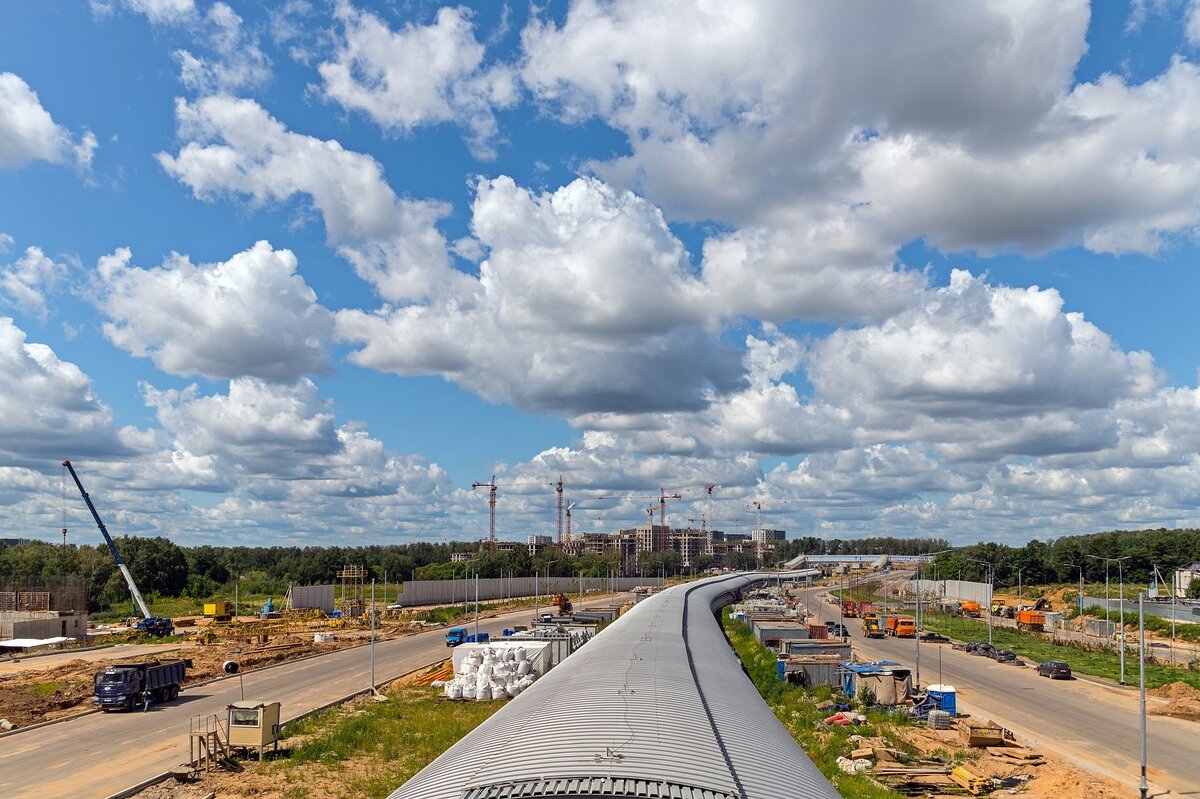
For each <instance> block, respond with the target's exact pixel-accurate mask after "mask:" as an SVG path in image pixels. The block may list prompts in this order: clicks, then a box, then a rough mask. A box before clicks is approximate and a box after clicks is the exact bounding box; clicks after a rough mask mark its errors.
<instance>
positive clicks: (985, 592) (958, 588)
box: [908, 580, 992, 607]
mask: <svg viewBox="0 0 1200 799" xmlns="http://www.w3.org/2000/svg"><path fill="white" fill-rule="evenodd" d="M908 590H909V592H910V593H912V592H916V591H920V592H921V596H922V597H926V598H936V599H943V598H944V599H967V600H970V601H972V602H978V603H979V604H980V606H981V607H987V606H989V605H990V604H991V598H992V596H991V592H990V591H991V586H989V585H988V584H987V583H973V582H970V581H969V580H911V581H909V583H908Z"/></svg>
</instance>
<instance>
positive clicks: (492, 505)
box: [471, 474, 496, 552]
mask: <svg viewBox="0 0 1200 799" xmlns="http://www.w3.org/2000/svg"><path fill="white" fill-rule="evenodd" d="M477 488H486V489H488V552H495V551H496V475H494V474H493V475H492V479H491V480H490V481H488V482H486V483H471V490H472V491H474V490H475V489H477Z"/></svg>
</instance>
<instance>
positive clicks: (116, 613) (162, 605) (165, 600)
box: [90, 593, 283, 622]
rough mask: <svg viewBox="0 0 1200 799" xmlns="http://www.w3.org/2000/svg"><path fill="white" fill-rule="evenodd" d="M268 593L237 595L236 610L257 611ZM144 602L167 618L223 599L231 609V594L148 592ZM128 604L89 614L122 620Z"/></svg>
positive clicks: (96, 618)
mask: <svg viewBox="0 0 1200 799" xmlns="http://www.w3.org/2000/svg"><path fill="white" fill-rule="evenodd" d="M268 596H269V595H268V594H242V595H241V596H239V597H238V612H239V613H241V614H242V615H243V616H249V615H253V614H255V613H257V612H258V611H259V610H260V609H262V606H263V605H265V604H266V603H267V599H268ZM145 599H146V604H147V605H149V606H150V612H151V613H153V614H154V615H155V616H163V617H166V618H169V619H177V618H179V617H181V616H199V615H201V614H202V613H203V612H204V604H205V603H206V602H219V601H225V602H228V603H229V607H230V610H231V611H232V609H233V594H224V593H222V594H220V595H214V596H210V597H200V598H196V597H190V596H157V595H154V594H150V595H148V596H146V598H145ZM274 599H275V607H276V609H278V608H279V606H280V605H281V604H282V600H283V597H281V596H278V595H275V596H274ZM129 611H130V606H129V605H128V604H125V605H122V606H121V607H117V608H109V609H107V610H103V611H100V612H98V613H93V614H91V616H90V618H91V620H92V621H98V622H108V621H124V620H125V619H128V618H129V617H130V613H129Z"/></svg>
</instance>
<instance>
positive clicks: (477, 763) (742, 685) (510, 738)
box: [389, 572, 839, 799]
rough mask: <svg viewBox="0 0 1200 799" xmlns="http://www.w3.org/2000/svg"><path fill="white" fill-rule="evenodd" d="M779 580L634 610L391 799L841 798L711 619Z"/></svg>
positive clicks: (698, 590)
mask: <svg viewBox="0 0 1200 799" xmlns="http://www.w3.org/2000/svg"><path fill="white" fill-rule="evenodd" d="M809 573H811V572H804V573H801V576H803V574H809ZM777 577H778V575H776V574H769V575H768V574H762V573H758V574H739V575H731V576H727V577H714V578H711V579H709V580H704V581H701V582H698V583H689V584H686V585H680V586H676V587H674V588H670V589H667V590H665V591H662V592H660V593H658V594H655V595H654V596H651V597H649V598H647V599H645V600H643V601H642V602H639V603H638V604H637V605H636V606H634V607H633V609H631V610H630V611H629V612H627V613H626V614H625V615H624V616H622V617H621V618H620V619H618V620H617V621H615V622H614V623H613V624H611V625H609V626H608V628H606V629H605V630H604V631H603V632H602V633H600V634H599V635H597V636H596V637H595V638H593V639H592V640H591V641H589V642H588V643H587V644H586V645H585V646H584V647H582V648H581V649H580V650H579V651H578V652H577V653H576V654H574V655H572V656H571V657H569V658H567V659H566V660H564V661H563V662H562V663H561V664H559V665H558V666H556V667H555V668H553V669H552V670H551V671H550V672H549V673H547V674H546V675H545V676H544V677H542V678H541V679H539V680H538V681H537V682H536V683H534V684H533V685H532V686H531V687H530V688H529V689H528V690H526V691H525V692H523V693H522V694H520V695H519V696H517V697H516V698H515V699H512V700H511V701H510V702H509V704H508V705H507V706H506V707H504V708H503V709H501V710H500V711H499V712H498V713H496V714H495V715H493V716H492V717H491V718H489V719H488V720H487V721H485V722H484V723H483V724H481V725H479V727H477V728H476V729H475V730H473V731H472V732H470V733H469V734H467V735H466V736H465V737H464V738H463V739H462V740H460V741H459V742H458V743H456V744H455V745H454V746H452V747H450V749H448V750H447V751H446V752H444V753H443V754H442V755H441V756H440V757H438V758H437V759H436V760H434V761H433V762H432V763H430V764H429V765H428V766H426V767H425V768H424V769H422V770H421V771H420V772H418V773H417V774H415V775H414V776H413V777H412V778H411V779H410V780H408V782H406V783H405V784H404V785H402V786H401V787H400V788H399V789H397V790H396V791H395V792H394V793H392V795H391V797H390V798H389V799H410V798H411V797H420V798H421V799H507V798H508V797H544V798H549V797H680V798H681V799H701V798H703V799H775V798H776V797H780V796H789V797H799V798H800V799H837V797H838V796H839V794H838V793H837V791H835V790H834V788H833V786H832V785H830V783H829V781H828V780H826V779H825V776H824V775H823V774H821V772H820V771H819V770H818V769H817V767H816V766H814V765H813V763H812V761H811V760H809V758H808V756H807V755H806V754H805V753H804V750H802V749H801V748H800V747H799V746H798V745H797V744H796V742H795V740H794V739H793V738H792V736H791V734H790V733H789V732H788V731H787V730H786V729H785V728H784V727H783V725H782V724H780V723H779V721H778V720H777V719H776V718H775V714H774V713H773V712H772V711H771V709H770V708H769V707H767V705H766V704H765V703H764V702H763V700H762V697H761V696H760V695H759V693H758V690H757V689H756V688H755V687H754V684H753V683H752V682H751V681H750V679H749V678H748V677H747V676H746V674H745V672H744V671H743V670H742V667H741V663H740V661H739V660H738V658H737V655H736V654H735V653H734V652H733V650H732V649H731V648H730V647H729V644H728V642H727V641H726V640H725V636H724V634H723V633H722V632H721V628H720V627H719V626H718V624H717V621H716V619H715V618H714V616H713V610H715V609H716V608H719V607H723V606H725V605H727V604H729V603H730V602H732V601H733V600H734V599H736V597H737V596H738V594H739V593H740V592H741V591H742V590H744V589H746V588H748V587H751V586H753V585H755V584H756V583H761V582H765V581H768V580H775V579H776V578H777Z"/></svg>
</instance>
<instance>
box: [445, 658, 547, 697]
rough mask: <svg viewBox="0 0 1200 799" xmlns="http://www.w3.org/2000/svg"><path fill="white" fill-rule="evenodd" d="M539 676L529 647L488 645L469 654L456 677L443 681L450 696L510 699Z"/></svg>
mask: <svg viewBox="0 0 1200 799" xmlns="http://www.w3.org/2000/svg"><path fill="white" fill-rule="evenodd" d="M536 678H537V673H536V672H535V671H534V669H533V664H532V663H531V662H530V661H529V657H528V655H527V654H526V652H525V647H523V646H518V647H516V648H503V649H499V650H497V649H494V648H492V647H490V646H489V647H485V648H484V649H482V650H479V651H475V652H472V653H470V654H469V655H467V656H466V657H465V658H463V660H462V664H461V665H460V666H459V668H458V673H457V674H455V675H454V677H453V679H450V680H447V681H446V682H445V683H444V684H443V685H442V690H443V692H444V693H445V694H446V697H447V698H449V699H474V700H475V701H476V702H486V701H488V700H490V699H507V698H508V697H512V696H516V695H517V694H519V693H521V692H522V691H524V690H525V689H526V688H528V687H529V686H531V685H533V681H534V680H535V679H536Z"/></svg>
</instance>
